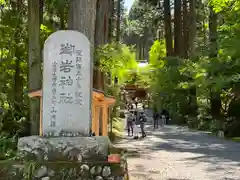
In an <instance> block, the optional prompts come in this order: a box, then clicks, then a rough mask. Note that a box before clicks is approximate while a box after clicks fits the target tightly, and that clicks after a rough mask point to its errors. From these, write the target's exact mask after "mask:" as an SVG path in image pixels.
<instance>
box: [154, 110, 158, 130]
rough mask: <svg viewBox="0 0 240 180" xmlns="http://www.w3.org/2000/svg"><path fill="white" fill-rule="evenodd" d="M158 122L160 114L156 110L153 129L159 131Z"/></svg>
mask: <svg viewBox="0 0 240 180" xmlns="http://www.w3.org/2000/svg"><path fill="white" fill-rule="evenodd" d="M158 121H159V114H158V112H157V110H156V109H155V110H154V114H153V128H154V129H157V128H158Z"/></svg>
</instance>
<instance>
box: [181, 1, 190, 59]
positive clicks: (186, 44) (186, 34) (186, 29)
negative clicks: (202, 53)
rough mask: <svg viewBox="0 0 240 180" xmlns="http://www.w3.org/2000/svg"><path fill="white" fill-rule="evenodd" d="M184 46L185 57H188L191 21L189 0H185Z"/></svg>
mask: <svg viewBox="0 0 240 180" xmlns="http://www.w3.org/2000/svg"><path fill="white" fill-rule="evenodd" d="M182 8H183V47H184V57H185V58H188V50H189V27H188V26H189V21H188V18H189V17H188V15H189V13H188V0H183V7H182Z"/></svg>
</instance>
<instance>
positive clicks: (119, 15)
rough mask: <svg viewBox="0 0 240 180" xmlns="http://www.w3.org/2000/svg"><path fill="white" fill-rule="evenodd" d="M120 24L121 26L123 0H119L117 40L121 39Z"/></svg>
mask: <svg viewBox="0 0 240 180" xmlns="http://www.w3.org/2000/svg"><path fill="white" fill-rule="evenodd" d="M120 26H121V0H117V25H116V27H117V32H116V41H117V42H119V41H120Z"/></svg>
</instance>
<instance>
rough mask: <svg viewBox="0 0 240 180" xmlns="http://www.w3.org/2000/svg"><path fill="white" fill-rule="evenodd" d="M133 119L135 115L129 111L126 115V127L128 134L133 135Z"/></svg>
mask: <svg viewBox="0 0 240 180" xmlns="http://www.w3.org/2000/svg"><path fill="white" fill-rule="evenodd" d="M134 121H135V116H134V114H133V112H131V113H130V114H129V115H128V117H127V129H128V136H130V133H131V136H133V123H134Z"/></svg>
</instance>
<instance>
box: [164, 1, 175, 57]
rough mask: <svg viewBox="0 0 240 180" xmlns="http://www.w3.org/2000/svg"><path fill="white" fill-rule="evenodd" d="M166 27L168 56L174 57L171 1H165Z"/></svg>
mask: <svg viewBox="0 0 240 180" xmlns="http://www.w3.org/2000/svg"><path fill="white" fill-rule="evenodd" d="M164 26H165V41H166V49H167V56H173V44H172V25H171V10H170V0H164Z"/></svg>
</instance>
